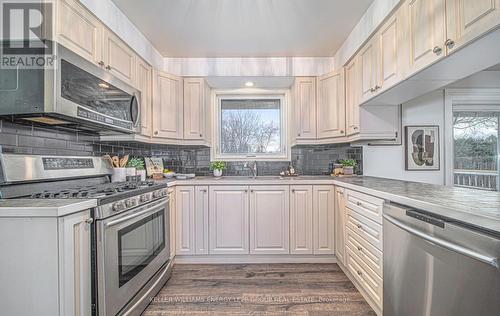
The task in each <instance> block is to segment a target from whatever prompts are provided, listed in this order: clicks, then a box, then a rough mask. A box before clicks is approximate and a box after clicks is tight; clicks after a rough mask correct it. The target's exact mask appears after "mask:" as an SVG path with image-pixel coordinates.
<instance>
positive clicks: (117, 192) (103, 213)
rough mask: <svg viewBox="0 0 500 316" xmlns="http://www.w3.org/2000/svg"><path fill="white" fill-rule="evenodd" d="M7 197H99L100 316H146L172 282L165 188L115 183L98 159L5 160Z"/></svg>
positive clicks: (95, 235) (96, 265) (95, 234)
mask: <svg viewBox="0 0 500 316" xmlns="http://www.w3.org/2000/svg"><path fill="white" fill-rule="evenodd" d="M0 163H1V167H2V168H1V170H0V178H1V181H2V186H1V187H0V189H1V192H2V194H3V197H4V198H26V197H30V198H33V199H75V200H77V199H96V200H97V205H98V206H97V207H96V208H95V209H94V210H92V212H91V214H92V220H91V221H92V229H91V235H92V236H91V240H92V260H91V262H92V276H93V277H92V280H91V283H92V292H93V293H92V294H93V295H92V297H93V302H92V310H93V314H94V315H101V316H102V315H106V316H108V315H140V314H141V313H142V312H143V311H144V309H145V308H146V307H147V305H148V304H149V303H150V301H151V299H152V298H153V297H154V296H155V295H156V293H157V292H158V291H159V290H160V289H161V288H162V287H163V285H164V284H165V283H166V282H167V280H168V278H169V277H170V272H171V261H170V241H169V239H170V238H169V236H170V210H169V199H170V197H169V195H168V191H167V187H166V184H160V183H157V182H153V181H145V182H137V181H128V182H121V183H110V182H109V173H110V171H111V169H109V167H110V166H108V165H107V163H106V162H105V161H103V160H102V159H101V158H97V157H54V156H25V155H23V156H20V155H8V154H4V155H1V161H0Z"/></svg>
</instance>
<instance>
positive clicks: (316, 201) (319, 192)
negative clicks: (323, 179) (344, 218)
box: [313, 185, 335, 255]
mask: <svg viewBox="0 0 500 316" xmlns="http://www.w3.org/2000/svg"><path fill="white" fill-rule="evenodd" d="M334 201H335V190H334V186H330V185H315V186H313V253H314V254H315V255H331V254H334V253H335V245H334V238H335V232H334V230H335V218H334V216H335V203H334Z"/></svg>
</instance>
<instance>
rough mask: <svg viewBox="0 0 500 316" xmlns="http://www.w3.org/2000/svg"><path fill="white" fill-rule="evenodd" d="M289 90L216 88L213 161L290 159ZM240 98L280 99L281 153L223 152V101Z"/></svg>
mask: <svg viewBox="0 0 500 316" xmlns="http://www.w3.org/2000/svg"><path fill="white" fill-rule="evenodd" d="M289 98H290V95H289V91H288V90H260V89H236V90H216V91H213V93H212V109H213V112H212V113H213V116H212V126H213V129H212V140H213V146H212V147H211V150H210V160H211V161H249V160H252V161H290V159H291V150H290V144H289V119H288V118H289V103H290V102H289ZM228 99H230V100H231V99H232V100H238V99H255V100H258V99H273V100H280V112H281V113H280V125H281V128H280V133H281V135H280V136H281V151H280V152H279V153H273V154H265V153H261V154H259V153H257V154H223V153H221V150H220V148H221V128H220V127H221V111H222V109H221V101H222V100H228Z"/></svg>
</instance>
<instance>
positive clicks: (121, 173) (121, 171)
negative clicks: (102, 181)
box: [111, 168, 127, 182]
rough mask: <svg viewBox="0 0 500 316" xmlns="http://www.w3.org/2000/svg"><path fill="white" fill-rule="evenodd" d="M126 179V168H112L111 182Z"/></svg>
mask: <svg viewBox="0 0 500 316" xmlns="http://www.w3.org/2000/svg"><path fill="white" fill-rule="evenodd" d="M125 180H127V168H113V173H112V174H111V182H124V181H125Z"/></svg>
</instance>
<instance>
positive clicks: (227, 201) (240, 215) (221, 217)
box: [209, 186, 250, 254]
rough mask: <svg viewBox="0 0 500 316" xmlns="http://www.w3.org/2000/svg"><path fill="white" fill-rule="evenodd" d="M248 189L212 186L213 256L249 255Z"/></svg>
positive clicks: (211, 224) (210, 245) (210, 232)
mask: <svg viewBox="0 0 500 316" xmlns="http://www.w3.org/2000/svg"><path fill="white" fill-rule="evenodd" d="M248 190H249V189H248V186H211V187H210V197H209V199H210V201H209V203H210V208H209V225H210V226H209V236H210V237H209V247H210V250H209V253H210V254H249V253H250V243H249V235H250V234H249V227H250V225H249V192H248Z"/></svg>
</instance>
